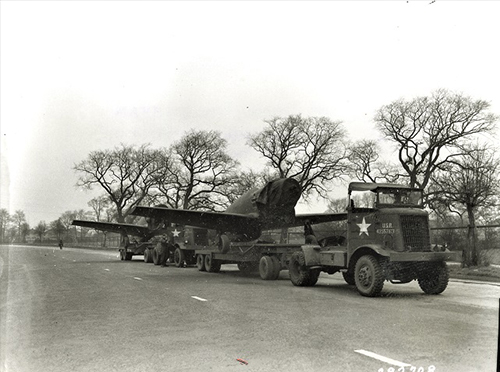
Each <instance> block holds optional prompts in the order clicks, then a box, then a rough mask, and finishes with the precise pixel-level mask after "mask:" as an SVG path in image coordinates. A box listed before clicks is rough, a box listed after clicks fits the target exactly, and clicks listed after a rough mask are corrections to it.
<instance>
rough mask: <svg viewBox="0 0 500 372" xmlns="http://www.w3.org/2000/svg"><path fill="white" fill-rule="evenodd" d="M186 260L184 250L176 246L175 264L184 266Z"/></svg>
mask: <svg viewBox="0 0 500 372" xmlns="http://www.w3.org/2000/svg"><path fill="white" fill-rule="evenodd" d="M185 260H186V258H185V255H184V251H183V250H182V249H180V248H179V247H177V248H175V251H174V265H175V266H176V267H184V261H185Z"/></svg>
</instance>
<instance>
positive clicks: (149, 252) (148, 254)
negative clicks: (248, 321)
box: [144, 248, 153, 263]
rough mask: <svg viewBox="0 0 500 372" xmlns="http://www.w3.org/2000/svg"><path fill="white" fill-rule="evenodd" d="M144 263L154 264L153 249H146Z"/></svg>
mask: <svg viewBox="0 0 500 372" xmlns="http://www.w3.org/2000/svg"><path fill="white" fill-rule="evenodd" d="M144 262H146V263H152V262H153V251H152V250H151V249H148V248H146V250H145V251H144Z"/></svg>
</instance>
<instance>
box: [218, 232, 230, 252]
mask: <svg viewBox="0 0 500 372" xmlns="http://www.w3.org/2000/svg"><path fill="white" fill-rule="evenodd" d="M229 248H231V240H229V237H228V236H227V235H226V234H221V235H219V250H220V251H221V252H222V253H227V252H229Z"/></svg>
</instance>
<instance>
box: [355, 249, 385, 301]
mask: <svg viewBox="0 0 500 372" xmlns="http://www.w3.org/2000/svg"><path fill="white" fill-rule="evenodd" d="M354 273H355V274H354V280H355V282H356V289H357V290H358V292H359V294H361V295H362V296H365V297H375V296H378V295H379V294H380V292H381V291H382V288H383V287H384V281H385V277H384V271H383V270H382V266H381V265H380V262H379V260H378V259H377V257H375V256H373V255H370V254H367V255H364V256H361V257H360V258H359V259H358V260H357V261H356V266H355V270H354Z"/></svg>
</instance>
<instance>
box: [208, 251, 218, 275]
mask: <svg viewBox="0 0 500 372" xmlns="http://www.w3.org/2000/svg"><path fill="white" fill-rule="evenodd" d="M220 265H221V263H220V261H218V260H214V259H213V258H212V256H210V255H209V254H207V255H206V256H205V269H206V270H207V271H208V272H209V273H218V272H219V271H220Z"/></svg>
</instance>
